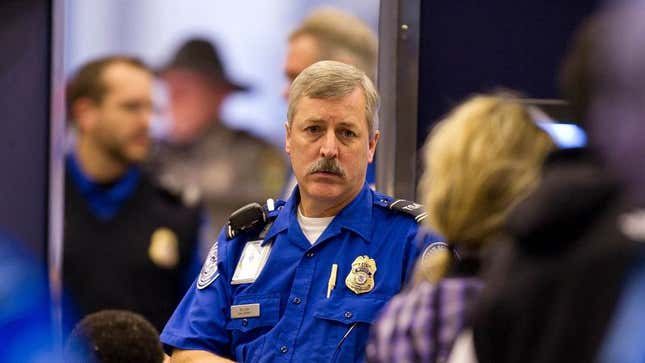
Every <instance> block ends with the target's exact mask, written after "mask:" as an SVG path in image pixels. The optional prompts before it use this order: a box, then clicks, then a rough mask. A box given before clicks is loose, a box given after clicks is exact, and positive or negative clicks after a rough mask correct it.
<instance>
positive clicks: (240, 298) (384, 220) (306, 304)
mask: <svg viewBox="0 0 645 363" xmlns="http://www.w3.org/2000/svg"><path fill="white" fill-rule="evenodd" d="M377 104H378V95H377V92H376V90H375V89H374V86H373V84H372V82H371V81H370V80H369V78H368V77H367V76H366V75H365V74H364V73H363V72H361V71H359V70H358V69H356V68H354V67H352V66H350V65H346V64H343V63H339V62H334V61H322V62H318V63H315V64H313V65H312V66H310V67H308V68H307V69H306V70H305V71H303V72H302V73H301V74H300V75H299V76H298V77H297V78H296V79H295V81H294V83H293V84H292V86H291V90H290V92H289V107H288V113H287V123H286V125H285V128H286V145H285V149H286V151H287V153H288V154H289V156H290V159H291V164H292V167H293V170H294V173H295V175H296V178H297V179H298V187H297V188H296V189H295V190H294V192H293V193H292V195H291V197H290V198H289V200H288V201H287V202H286V203H284V202H281V201H277V202H275V203H274V202H272V201H270V200H269V201H268V203H267V205H266V206H264V207H261V206H260V205H259V204H255V205H250V206H247V207H245V208H241V209H240V210H238V211H237V212H235V213H234V214H233V215H232V216H231V217H230V219H229V223H228V226H227V228H225V229H224V230H223V231H222V232H221V233H220V235H219V238H218V240H217V241H216V242H215V243H214V244H213V246H212V248H211V251H210V253H209V256H208V257H207V259H206V262H205V264H204V266H203V268H202V272H201V273H200V276H199V277H198V278H197V280H196V281H195V283H194V284H193V286H192V287H191V288H190V290H189V291H188V293H187V294H186V296H185V297H184V299H183V300H182V302H181V303H180V304H179V306H178V307H177V309H176V310H175V313H174V314H173V316H172V317H171V318H170V320H169V322H168V324H167V325H166V327H165V329H164V330H163V332H162V334H161V340H162V342H163V343H164V345H165V347H166V349H167V351H168V352H169V353H172V361H173V362H193V361H200V362H222V361H227V360H228V359H230V360H235V361H238V362H281V361H284V362H303V361H308V362H336V361H337V362H354V361H362V360H363V357H364V348H365V341H366V339H367V333H368V330H369V326H370V323H371V322H372V321H373V320H374V319H375V317H376V315H377V313H378V312H379V310H380V309H381V308H382V307H383V305H384V304H385V303H386V302H387V301H388V300H389V299H390V298H391V297H392V296H393V295H394V294H396V293H397V292H398V291H399V290H401V288H402V287H403V285H404V284H405V282H406V280H407V279H408V277H409V275H410V273H411V270H412V266H413V264H414V261H415V259H416V258H417V256H418V255H419V252H420V247H421V245H422V244H425V243H427V242H430V241H431V240H433V239H435V237H434V236H433V235H432V234H429V235H426V236H427V237H425V238H424V239H425V240H421V241H419V240H418V239H417V232H418V225H417V221H418V220H420V219H422V218H424V216H425V213H424V212H423V210H422V208H421V206H420V205H418V204H416V203H412V202H408V201H403V200H393V199H392V198H390V197H388V196H385V195H382V194H379V193H377V192H375V191H373V190H371V189H370V188H369V187H368V185H367V184H366V183H365V173H366V170H367V165H368V163H370V162H372V160H373V157H374V151H375V148H376V144H377V142H378V139H379V131H377V130H375V126H374V125H375V121H376V110H377Z"/></svg>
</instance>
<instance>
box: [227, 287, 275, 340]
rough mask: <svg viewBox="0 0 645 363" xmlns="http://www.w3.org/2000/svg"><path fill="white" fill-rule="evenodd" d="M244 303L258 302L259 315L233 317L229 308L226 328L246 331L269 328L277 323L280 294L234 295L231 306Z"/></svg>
mask: <svg viewBox="0 0 645 363" xmlns="http://www.w3.org/2000/svg"><path fill="white" fill-rule="evenodd" d="M246 304H259V305H260V306H259V310H260V314H259V316H255V317H240V318H235V319H233V318H231V315H230V313H231V311H230V309H229V312H228V313H229V319H230V321H229V322H228V323H227V324H226V329H227V330H232V331H239V332H242V333H247V332H250V331H252V330H254V329H258V328H271V327H273V326H275V324H277V322H278V318H279V316H280V294H271V295H240V296H236V297H235V299H234V300H233V304H232V305H231V306H235V305H246Z"/></svg>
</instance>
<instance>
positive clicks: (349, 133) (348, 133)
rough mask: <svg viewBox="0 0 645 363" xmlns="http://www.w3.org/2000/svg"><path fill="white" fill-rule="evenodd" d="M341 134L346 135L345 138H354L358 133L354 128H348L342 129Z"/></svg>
mask: <svg viewBox="0 0 645 363" xmlns="http://www.w3.org/2000/svg"><path fill="white" fill-rule="evenodd" d="M340 135H341V136H342V137H345V138H352V137H356V133H355V132H354V131H352V130H347V129H345V130H341V131H340Z"/></svg>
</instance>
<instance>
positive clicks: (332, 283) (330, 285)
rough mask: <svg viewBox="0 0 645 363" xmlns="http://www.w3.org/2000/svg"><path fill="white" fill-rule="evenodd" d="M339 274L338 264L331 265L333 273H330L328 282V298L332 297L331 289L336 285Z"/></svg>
mask: <svg viewBox="0 0 645 363" xmlns="http://www.w3.org/2000/svg"><path fill="white" fill-rule="evenodd" d="M337 274H338V265H337V264H333V265H331V274H330V275H329V282H328V283H327V298H328V299H329V298H330V297H331V290H333V289H334V287H336V275H337Z"/></svg>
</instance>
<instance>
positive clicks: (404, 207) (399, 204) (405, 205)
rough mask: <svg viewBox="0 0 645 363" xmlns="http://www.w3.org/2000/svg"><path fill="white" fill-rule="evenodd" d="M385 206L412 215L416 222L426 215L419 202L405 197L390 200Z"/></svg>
mask: <svg viewBox="0 0 645 363" xmlns="http://www.w3.org/2000/svg"><path fill="white" fill-rule="evenodd" d="M387 207H388V208H389V209H391V210H394V211H397V212H401V213H405V214H408V215H410V216H412V217H413V218H414V220H415V221H416V222H417V223H420V222H421V221H422V220H424V219H425V218H426V217H427V216H428V213H427V212H426V211H425V209H424V208H423V206H422V205H421V204H419V203H415V202H412V201H409V200H405V199H395V200H391V201H389V203H388V205H387Z"/></svg>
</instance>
